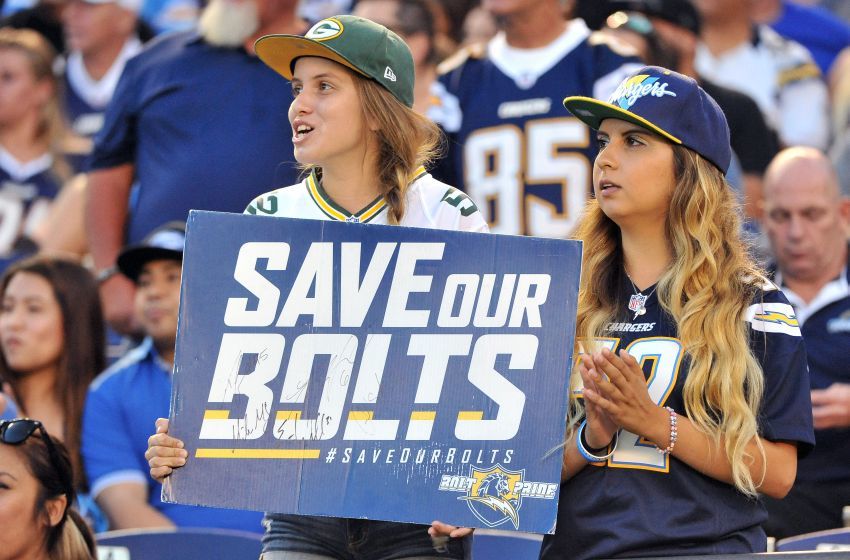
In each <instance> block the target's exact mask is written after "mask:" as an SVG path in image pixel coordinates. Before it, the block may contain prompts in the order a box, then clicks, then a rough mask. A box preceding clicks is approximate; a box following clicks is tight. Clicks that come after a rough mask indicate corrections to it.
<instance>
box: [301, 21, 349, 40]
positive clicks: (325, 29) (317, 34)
mask: <svg viewBox="0 0 850 560" xmlns="http://www.w3.org/2000/svg"><path fill="white" fill-rule="evenodd" d="M344 29H345V28H344V27H343V25H342V23H341V22H340V21H339V20H337V19H335V18H328V19H323V20H322V21H320V22H319V23H317V24H316V25H314V26H313V27H311V28H310V31H308V32H307V34H306V35H304V37H306V38H307V39H313V40H314V41H327V40H328V39H333V38H334V37H339V36H340V35H342V32H343V31H344Z"/></svg>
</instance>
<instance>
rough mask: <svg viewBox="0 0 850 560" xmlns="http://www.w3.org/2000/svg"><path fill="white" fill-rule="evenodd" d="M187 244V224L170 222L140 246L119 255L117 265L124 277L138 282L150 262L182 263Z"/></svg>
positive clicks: (153, 232)
mask: <svg viewBox="0 0 850 560" xmlns="http://www.w3.org/2000/svg"><path fill="white" fill-rule="evenodd" d="M185 242H186V224H185V223H184V222H180V221H174V222H168V223H167V224H163V225H161V226H159V227H158V228H156V229H155V230H153V231H152V232H151V233H150V234H149V235H148V236H147V237H145V238H144V240H142V242H141V243H139V244H138V245H131V246H130V247H126V248H125V249H124V250H123V251H121V253H120V254H119V255H118V259H117V260H116V263H115V264H116V266H117V267H118V270H120V271H121V273H122V274H124V276H126V277H128V278H129V279H130V280H132V281H133V282H137V281H138V280H139V274H141V272H142V269H143V268H144V266H145V265H146V264H147V263H149V262H150V261H157V260H163V259H169V260H174V261H182V260H183V245H184V244H185Z"/></svg>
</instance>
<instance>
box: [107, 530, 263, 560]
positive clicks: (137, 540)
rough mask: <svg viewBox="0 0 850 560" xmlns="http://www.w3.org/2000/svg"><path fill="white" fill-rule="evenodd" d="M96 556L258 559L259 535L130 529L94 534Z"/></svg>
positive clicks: (114, 558) (124, 559)
mask: <svg viewBox="0 0 850 560" xmlns="http://www.w3.org/2000/svg"><path fill="white" fill-rule="evenodd" d="M95 538H96V540H97V549H98V550H97V558H98V560H186V559H187V558H210V559H212V558H226V559H227V560H257V558H259V556H260V549H261V542H260V535H255V534H253V533H246V532H242V531H228V530H224V529H171V530H169V529H130V530H126V531H108V532H106V533H98V534H97V535H95Z"/></svg>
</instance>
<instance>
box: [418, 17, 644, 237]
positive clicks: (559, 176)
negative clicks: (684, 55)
mask: <svg viewBox="0 0 850 560" xmlns="http://www.w3.org/2000/svg"><path fill="white" fill-rule="evenodd" d="M640 66H641V65H640V64H639V63H638V61H637V59H634V58H629V57H625V56H623V55H621V54H618V53H617V52H615V51H614V50H613V49H612V48H611V46H610V45H609V44H607V43H606V42H605V40H604V39H601V38H598V34H591V33H590V31H589V30H588V28H587V26H586V25H585V24H584V22H583V21H582V20H579V19H577V20H573V21H571V22H569V23H568V24H567V29H566V30H565V31H564V33H562V34H561V35H560V36H559V37H558V38H557V39H555V40H554V41H553V42H552V43H550V44H549V45H547V46H546V47H543V48H540V49H531V50H527V49H515V48H513V47H511V46H509V45H508V44H507V41H506V39H505V35H504V33H499V34H498V35H496V37H494V38H493V39H492V40H491V41H490V42H489V43H487V45H486V46H484V45H477V46H474V47H470V48H469V49H466V50H464V51H462V52H461V53H460V54H458V55H457V56H456V57H455V58H453V59H449V60H448V61H446V62H445V63H444V64H443V65H442V66H441V68H440V70H441V72H442V75H441V76H440V79H439V83H437V84H436V85H435V88H434V94H435V95H434V100H433V103H434V104H435V106H434V107H432V109H431V110H429V116H431V118H433V119H434V120H435V121H437V123H438V124H440V125H441V126H442V127H443V129H444V130H445V131H446V134H447V136H448V137H449V148H448V154H447V157H446V160H445V161H443V162H442V163H441V166H442V167H441V168H440V169H438V170H435V171H434V173H435V175H437V176H438V178H439V179H441V180H443V181H445V182H446V183H448V184H450V185H456V186H458V187H459V188H461V189H462V190H464V191H465V192H466V193H467V194H468V195H469V196H470V197H471V198H472V199H473V200H475V201H476V202H477V203H478V205H479V208H480V210H481V211H482V213H483V214H484V217H485V219H486V220H487V222H488V225H489V226H490V230H491V231H493V232H496V233H505V234H514V235H516V234H527V235H538V236H545V237H566V236H567V235H569V234H570V233H571V231H572V229H573V228H574V226H575V223H576V220H577V218H578V216H579V214H580V212H581V210H582V208H583V207H584V203H585V200H586V198H587V195H588V193H589V189H590V186H591V178H592V162H593V158H594V157H595V155H596V142H595V141H591V131H590V129H588V128H587V126H585V125H584V124H583V123H581V122H580V121H579V120H578V119H576V118H575V117H572V116H569V115H568V114H567V112H566V110H565V109H564V107H563V106H562V104H561V100H562V99H563V98H564V97H565V96H568V95H584V96H593V97H597V98H603V99H605V98H607V97H608V95H609V94H610V93H611V92H613V91H614V89H615V88H616V86H617V84H618V83H619V82H620V81H621V80H622V78H624V77H625V76H626V75H627V74H628V73H629V72H631V71H633V70H635V69H637V68H639V67H640Z"/></svg>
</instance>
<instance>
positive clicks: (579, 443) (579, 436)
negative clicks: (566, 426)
mask: <svg viewBox="0 0 850 560" xmlns="http://www.w3.org/2000/svg"><path fill="white" fill-rule="evenodd" d="M586 426H587V420H584V421H583V422H582V423H581V424H580V425H579V427H578V432H577V433H576V447H578V452H579V453H580V454H581V456H582V457H584V458H585V459H587V460H588V461H590V462H591V463H598V462H600V461H604V460H605V459H607V458H608V457H610V456H611V455H613V454H614V449H615V448H616V447H617V437H618V435H619V430H618V431H617V432H614V438H613V439H612V440H611V443H609V444H608V447H609V448H610V449H611V451H609V452H608V454H607V455H594V454H593V453H591V452H590V451H588V450H587V447H585V443H584V428H585V427H586ZM603 449H604V448H603Z"/></svg>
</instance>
